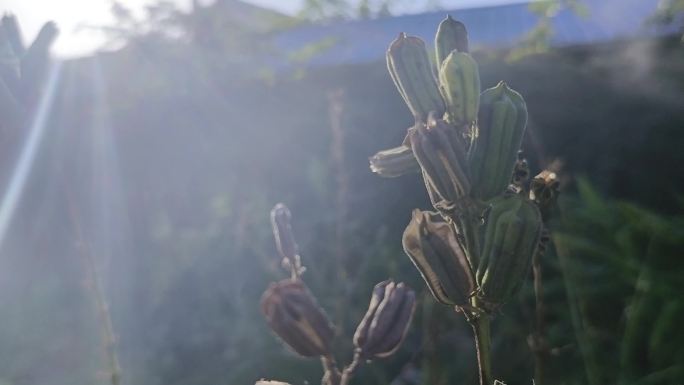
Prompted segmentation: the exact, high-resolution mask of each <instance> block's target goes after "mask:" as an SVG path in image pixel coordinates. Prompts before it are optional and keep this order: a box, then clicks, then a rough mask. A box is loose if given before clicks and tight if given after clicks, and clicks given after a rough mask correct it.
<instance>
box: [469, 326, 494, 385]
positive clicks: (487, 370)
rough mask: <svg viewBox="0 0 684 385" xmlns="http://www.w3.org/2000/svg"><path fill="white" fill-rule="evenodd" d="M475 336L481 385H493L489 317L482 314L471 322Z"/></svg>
mask: <svg viewBox="0 0 684 385" xmlns="http://www.w3.org/2000/svg"><path fill="white" fill-rule="evenodd" d="M470 326H472V328H473V335H474V336H475V351H476V353H477V365H478V368H479V374H480V385H492V384H493V383H494V378H493V377H492V359H491V336H490V331H491V328H490V323H489V317H488V316H487V315H486V314H481V315H478V316H476V317H475V319H472V320H471V321H470Z"/></svg>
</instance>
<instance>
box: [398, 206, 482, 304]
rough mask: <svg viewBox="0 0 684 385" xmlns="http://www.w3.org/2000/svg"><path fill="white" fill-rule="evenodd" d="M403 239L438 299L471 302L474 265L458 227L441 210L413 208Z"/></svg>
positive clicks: (415, 263) (444, 302)
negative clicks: (457, 232) (468, 255)
mask: <svg viewBox="0 0 684 385" xmlns="http://www.w3.org/2000/svg"><path fill="white" fill-rule="evenodd" d="M402 243H403V246H404V251H405V252H406V254H408V256H409V258H411V261H412V262H413V264H414V265H416V267H417V268H418V271H420V274H421V275H422V276H423V279H424V280H425V282H426V283H427V285H428V288H430V291H431V292H432V295H433V296H434V297H435V299H437V301H439V302H441V303H443V304H445V305H451V306H464V305H466V304H468V300H469V298H470V296H471V295H472V294H473V293H474V292H475V279H474V277H473V274H472V270H471V266H470V263H469V261H468V257H467V256H466V253H465V251H464V250H463V247H462V245H461V243H460V242H459V240H458V238H457V236H456V234H455V233H454V230H453V229H452V228H451V226H450V225H449V224H448V223H446V222H445V221H444V219H443V218H442V217H441V216H440V215H439V214H437V213H433V212H428V211H420V210H413V218H412V219H411V222H410V223H409V225H408V227H406V230H405V231H404V236H403V238H402Z"/></svg>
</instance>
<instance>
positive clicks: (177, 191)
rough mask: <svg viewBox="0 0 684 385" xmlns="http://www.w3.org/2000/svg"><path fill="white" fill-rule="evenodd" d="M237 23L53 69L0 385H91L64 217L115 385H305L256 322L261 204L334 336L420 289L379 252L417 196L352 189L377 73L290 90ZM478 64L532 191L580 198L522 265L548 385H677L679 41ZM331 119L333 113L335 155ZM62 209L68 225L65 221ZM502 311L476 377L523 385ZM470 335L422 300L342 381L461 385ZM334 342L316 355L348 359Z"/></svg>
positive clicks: (386, 114) (682, 109) (378, 88)
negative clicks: (56, 76) (108, 325)
mask: <svg viewBox="0 0 684 385" xmlns="http://www.w3.org/2000/svg"><path fill="white" fill-rule="evenodd" d="M225 4H228V3H225ZM231 4H232V3H231ZM223 6H228V5H223ZM236 7H240V6H239V5H238V6H236ZM237 9H238V11H235V12H231V11H230V8H225V9H222V8H206V9H205V8H201V9H198V10H197V14H195V15H193V16H188V15H176V16H177V19H178V20H184V22H183V23H180V24H178V25H180V26H182V27H181V28H180V31H181V32H180V36H175V35H173V34H170V35H166V34H160V33H151V32H150V33H148V32H146V31H154V30H155V28H151V29H149V30H147V29H145V28H147V27H145V28H143V29H142V31H143V32H142V33H140V34H136V35H134V36H128V37H127V38H126V41H127V42H128V44H127V45H126V46H125V47H122V48H121V49H119V50H117V51H115V52H110V53H100V54H97V55H95V56H93V57H90V58H84V59H78V60H72V61H69V62H67V63H65V64H64V66H63V72H62V75H61V81H60V86H59V93H58V95H57V98H56V103H55V106H54V108H53V110H52V114H51V118H50V119H49V122H50V127H49V128H48V130H47V131H46V132H47V133H48V134H47V136H46V137H45V138H44V139H43V142H42V145H41V151H40V152H39V156H38V158H37V159H36V163H35V164H34V168H33V170H34V171H33V173H32V175H31V176H30V178H29V182H28V185H27V189H26V194H25V195H24V196H23V198H22V203H21V205H20V207H18V209H17V213H18V214H17V219H16V220H15V221H14V222H13V223H12V229H11V232H10V234H9V235H8V238H7V239H8V241H7V242H6V243H5V244H4V245H3V254H4V255H6V256H7V257H4V259H3V260H2V261H1V262H2V266H0V267H1V268H0V277H2V279H0V283H1V284H2V286H1V288H2V290H0V292H1V293H2V295H0V306H2V307H3V309H7V310H6V311H7V316H6V317H4V318H3V319H2V321H0V341H1V342H2V343H1V344H0V347H1V348H0V356H2V357H5V358H6V359H5V360H2V364H1V365H0V373H1V375H0V381H4V382H6V383H8V384H15V385H20V384H27V385H28V384H30V385H33V384H39V383H47V382H49V383H51V384H72V385H80V384H102V383H106V379H104V378H102V377H98V376H97V374H98V373H99V371H101V370H102V368H104V365H103V360H102V354H101V352H100V349H99V347H98V335H97V333H98V327H97V325H96V322H97V321H96V319H95V314H94V310H93V309H92V305H91V301H90V299H89V298H87V295H86V294H85V293H84V290H83V285H82V282H83V279H84V278H83V277H84V274H83V269H82V266H81V265H80V262H79V257H78V253H77V250H78V248H77V246H78V245H76V244H75V243H74V234H73V232H74V231H73V229H72V228H71V225H70V223H71V222H70V221H68V220H66V219H65V218H68V217H69V216H70V215H76V217H77V219H78V220H79V221H80V222H81V223H82V227H83V229H84V230H85V235H84V238H85V239H87V240H88V241H89V243H90V244H91V245H90V246H91V249H92V250H93V253H94V255H95V257H96V258H97V261H98V268H99V269H100V271H101V272H102V277H103V278H104V288H105V293H106V294H107V296H108V297H109V298H110V303H111V314H112V317H113V321H114V328H115V330H116V333H117V336H118V343H119V345H118V346H119V352H120V358H121V366H122V370H123V381H122V383H124V384H145V385H155V384H165V385H174V384H183V385H193V384H209V383H224V384H249V383H253V382H254V381H255V380H257V379H259V378H260V377H270V378H282V379H283V380H288V381H290V382H291V383H293V384H302V383H304V381H305V380H309V381H311V380H313V379H315V378H318V377H320V372H319V370H320V369H319V365H318V362H315V361H314V362H310V361H302V360H300V359H299V358H297V357H296V356H295V355H294V354H292V353H290V352H288V351H287V350H286V349H285V348H284V347H283V346H281V345H280V344H279V343H278V342H277V341H276V340H275V339H274V338H273V336H271V335H270V334H268V332H267V330H268V328H267V326H266V324H265V322H264V321H263V320H262V318H261V315H260V314H259V309H258V300H259V297H260V295H261V293H262V291H263V290H264V289H265V288H266V286H267V285H268V282H269V281H272V280H276V279H279V278H280V277H282V272H281V270H280V269H279V267H278V262H279V259H278V258H276V251H275V246H274V245H273V241H272V237H271V234H270V225H269V221H268V213H269V210H270V208H271V207H272V206H273V204H274V203H275V202H279V201H282V202H285V203H286V204H287V205H288V206H289V207H290V209H291V210H292V212H293V216H294V217H293V226H294V231H295V233H296V235H297V238H298V240H299V242H300V246H301V249H302V257H303V259H304V262H305V264H306V265H307V267H308V271H307V272H306V274H305V279H306V280H307V283H308V284H310V286H311V287H312V290H313V291H315V292H316V293H317V295H318V296H319V298H320V299H321V304H322V305H323V306H324V307H325V308H326V309H327V310H328V312H329V313H330V315H331V316H332V317H334V318H335V321H336V323H337V324H338V325H341V327H340V330H339V333H340V334H341V335H347V336H349V334H350V333H351V331H353V329H354V328H355V326H356V325H355V322H357V321H358V320H359V319H360V318H361V316H362V315H363V312H364V310H365V307H366V306H367V300H368V297H369V294H370V292H371V288H372V286H373V284H374V283H375V282H378V281H380V280H383V279H385V278H387V277H392V278H394V279H396V280H400V281H406V282H407V283H409V284H410V285H411V286H413V287H414V288H416V289H420V288H424V284H423V282H422V280H421V279H420V277H419V276H418V274H416V272H415V269H414V267H413V266H412V265H411V262H410V261H409V259H408V258H407V257H406V256H404V254H403V251H402V250H401V241H400V239H401V234H402V231H403V229H404V227H405V226H406V224H407V223H408V221H409V213H410V211H411V209H412V208H414V207H422V208H427V207H428V206H429V203H428V202H429V201H428V197H427V196H426V194H425V192H424V191H423V190H424V189H423V188H422V187H421V185H420V182H419V177H418V176H417V175H416V176H415V177H411V176H407V177H402V178H397V179H390V180H386V179H380V178H377V177H375V176H374V175H372V173H371V172H370V170H369V169H368V162H367V158H368V156H370V155H372V154H373V153H374V152H375V150H376V149H378V148H385V147H387V146H388V145H391V144H392V143H397V142H400V141H401V140H402V138H403V136H404V134H405V128H406V127H405V123H406V122H409V121H411V117H410V113H409V111H408V110H407V109H406V108H405V106H404V105H403V102H402V100H401V98H400V96H399V95H398V94H397V93H396V92H395V90H394V88H393V86H392V83H391V80H390V78H389V76H388V74H387V71H386V68H385V64H384V62H377V63H370V64H363V65H354V66H339V67H335V68H330V67H328V68H318V69H311V70H309V71H308V72H306V73H305V74H303V76H302V77H301V78H299V79H295V78H293V77H292V76H290V74H288V73H283V72H278V71H276V70H274V69H273V68H271V67H269V66H268V65H264V64H268V63H272V61H269V59H268V58H269V57H270V55H275V54H278V52H277V50H276V49H275V48H274V47H272V46H271V45H270V44H269V39H268V36H270V35H269V33H270V32H268V31H272V29H271V28H270V27H269V28H265V31H266V32H264V30H260V29H257V30H256V31H255V30H253V29H251V28H252V27H253V26H256V25H258V23H256V22H255V23H251V22H250V19H249V18H248V17H246V16H244V15H246V14H249V12H252V11H254V10H253V9H252V11H248V10H247V9H245V8H237ZM240 9H241V10H243V11H244V12H243V13H240V12H241V11H239V10H240ZM249 9H251V8H249ZM254 12H257V15H259V13H258V11H254ZM171 14H174V13H173V12H172V13H171ZM200 15H202V16H200ZM239 15H243V16H240V17H238V16H239ZM200 17H206V18H208V20H207V19H198V18H200ZM255 17H256V18H259V17H260V16H255ZM193 20H194V21H193ZM198 20H201V21H198ZM269 25H270V24H269ZM200 27H201V28H200ZM198 28H199V30H202V31H203V32H201V33H200V32H193V31H198ZM205 28H206V29H205ZM332 49H334V48H332ZM489 55H490V53H488V52H482V53H479V54H478V55H477V60H478V62H479V63H481V71H480V73H481V75H482V82H483V86H492V85H494V84H496V82H497V81H498V80H500V79H499V78H498V77H499V76H500V77H501V78H503V80H505V81H507V82H508V83H509V84H511V86H513V87H514V88H516V89H518V90H520V91H521V93H523V94H524V95H526V100H527V102H528V107H529V110H530V122H529V131H528V133H529V135H528V137H527V138H526V141H525V143H524V148H525V149H526V152H527V156H528V158H529V159H530V162H531V164H532V168H533V169H537V168H540V167H538V166H543V165H546V164H547V163H548V162H550V161H551V160H553V159H556V158H560V159H561V160H562V161H563V162H564V164H565V168H564V173H565V174H567V175H578V174H583V175H586V178H587V180H589V181H590V182H591V185H592V186H594V188H595V189H596V190H597V191H600V192H601V194H598V193H596V192H594V191H593V190H592V189H589V188H588V187H587V184H585V183H580V184H578V191H579V194H578V195H577V196H575V194H573V193H572V192H571V190H572V187H568V188H566V190H565V192H564V194H565V200H564V201H563V202H562V208H563V211H562V216H561V217H560V218H561V219H560V220H559V223H558V224H557V227H556V229H557V238H556V241H557V243H558V245H559V248H558V251H559V257H560V258H556V257H555V256H554V255H553V253H551V254H550V255H549V256H548V258H546V259H545V261H544V263H545V269H547V271H545V293H546V295H547V298H546V303H547V306H548V325H549V339H550V341H551V343H552V344H553V346H554V347H555V348H556V349H555V350H554V352H555V353H556V354H558V356H554V358H553V359H552V360H550V366H551V367H550V368H549V376H550V380H551V379H554V380H556V379H557V380H558V381H557V382H556V383H566V384H586V383H591V384H597V383H615V382H616V381H622V382H623V383H626V384H627V383H629V384H636V383H644V384H647V383H650V384H656V383H672V381H670V379H672V378H681V367H679V366H677V365H678V364H680V363H681V362H682V359H681V358H680V357H681V354H682V353H681V348H680V346H682V341H681V333H678V332H677V327H678V326H679V325H681V321H673V320H675V319H676V320H679V318H678V317H681V304H682V302H681V292H682V290H681V280H677V279H676V277H677V276H678V275H680V276H681V273H682V271H681V269H682V267H681V250H682V246H681V242H682V235H681V221H682V218H681V210H679V209H677V208H679V207H681V203H680V202H681V199H680V198H678V197H677V195H676V194H677V193H680V194H681V192H682V191H684V170H682V169H680V168H678V167H676V165H679V164H682V163H684V153H683V152H682V151H681V146H682V143H684V131H682V130H681V128H682V126H683V125H684V98H683V97H682V93H683V90H684V52H682V50H681V49H680V45H679V41H678V39H677V40H674V39H667V38H665V39H661V40H656V41H647V42H621V43H614V44H604V45H595V46H585V47H575V48H568V49H563V50H560V51H549V52H546V53H544V54H538V55H528V56H525V57H524V58H522V59H521V60H517V61H515V62H512V63H505V64H501V63H500V62H498V61H494V60H491V58H490V56H489ZM264 68H267V69H269V71H270V76H269V77H268V79H269V81H268V82H265V81H263V78H264V76H263V70H264ZM494 74H496V76H497V78H494ZM340 89H341V90H343V92H341V93H337V90H340ZM331 94H336V95H338V96H337V97H336V98H331V97H330V95H331ZM331 100H337V102H336V103H338V104H339V105H338V106H337V107H336V108H341V113H340V114H339V116H340V118H339V122H338V125H339V127H341V128H342V131H341V132H337V133H334V132H333V130H332V126H333V123H332V120H333V119H332V117H331V115H330V110H331ZM371 100H372V101H373V102H372V103H370V102H369V101H371ZM340 134H341V135H340ZM339 151H341V154H342V156H341V157H339V156H334V154H337V153H339ZM340 170H342V171H344V178H340V177H339V173H338V171H340ZM341 190H342V191H347V193H346V195H344V194H343V195H338V194H339V192H340V191H341ZM67 196H71V197H72V199H73V200H74V201H75V202H77V203H78V207H79V209H80V210H79V212H77V213H75V214H73V213H69V210H68V209H67V205H66V202H67ZM601 196H603V197H606V196H607V197H610V199H608V198H601ZM624 201H634V202H638V205H639V206H635V205H633V204H627V203H624ZM646 208H648V209H646ZM677 210H679V211H677ZM340 234H342V236H340ZM341 249H343V250H345V252H344V253H343V254H342V256H340V254H341V253H340V252H339V250H341ZM561 267H563V269H561ZM340 293H342V295H340ZM423 294H424V295H425V294H426V293H425V292H423ZM426 299H427V300H426ZM521 300H522V301H524V302H525V303H526V304H527V305H528V306H526V307H523V308H522V310H521V311H519V312H513V310H512V309H508V308H507V307H504V309H503V311H504V312H506V313H510V317H498V319H499V320H500V321H496V322H495V323H494V336H495V338H496V339H495V341H494V344H495V346H494V349H493V350H494V352H495V354H496V356H495V372H496V373H497V377H499V378H502V379H505V380H506V381H507V382H510V383H529V379H530V377H531V373H532V367H531V363H532V360H531V354H530V353H529V350H528V349H527V348H526V344H525V341H526V339H527V336H528V334H529V333H530V331H531V320H532V319H533V315H532V304H533V296H532V288H531V285H526V287H525V290H524V292H523V294H522V296H521ZM569 305H572V306H569ZM525 309H527V310H525ZM506 320H510V321H506ZM521 324H526V325H530V328H529V329H524V328H520V326H519V325H521ZM672 325H674V326H672ZM469 335H470V331H469V330H468V329H467V325H466V324H465V322H464V321H463V320H462V317H460V316H459V315H457V314H453V312H452V311H451V310H450V309H447V308H445V307H443V306H437V305H436V304H435V303H434V301H432V300H431V299H429V296H424V297H422V300H421V302H420V305H419V312H418V313H417V315H416V322H415V324H414V325H413V327H412V329H411V331H410V333H409V335H408V337H407V340H406V342H405V345H404V347H403V348H402V349H401V350H400V352H399V353H398V354H397V355H396V356H394V357H393V358H391V359H389V360H385V361H381V362H378V363H377V364H375V365H372V366H365V367H364V368H362V369H361V371H360V373H359V378H358V379H357V380H356V382H355V383H357V384H361V383H378V384H388V383H391V382H392V381H393V380H396V382H395V384H399V383H403V384H419V383H422V384H430V385H440V384H448V383H456V382H459V383H474V382H475V379H476V376H477V373H475V371H474V370H473V368H474V367H475V362H474V360H475V356H474V352H473V347H472V343H471V340H470V336H469ZM350 343H351V341H350V340H348V339H340V341H339V344H340V348H347V349H346V350H347V351H348V350H349V349H348V345H349V344H350ZM345 344H347V346H344V345H345ZM340 351H344V349H340ZM444 352H448V354H445V353H444ZM341 358H342V357H341ZM348 358H349V357H344V361H348ZM585 368H586V370H585ZM390 373H392V374H393V373H402V374H401V375H400V377H401V381H400V380H398V379H393V378H390V375H389V374H390ZM587 373H588V374H587ZM617 376H622V377H621V378H617ZM674 376H679V377H674ZM616 378H617V380H616ZM649 381H650V382H649ZM549 383H552V382H549Z"/></svg>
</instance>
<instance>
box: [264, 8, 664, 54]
mask: <svg viewBox="0 0 684 385" xmlns="http://www.w3.org/2000/svg"><path fill="white" fill-rule="evenodd" d="M583 4H584V5H585V6H586V8H587V10H588V13H587V15H578V14H576V13H575V12H572V11H570V10H567V9H566V10H562V11H560V12H558V14H556V15H555V16H554V17H553V18H552V20H551V21H552V25H553V30H554V35H553V37H552V38H551V42H550V43H551V45H552V46H555V47H563V46H571V45H585V44H595V43H603V42H610V41H616V40H623V39H631V38H636V37H638V36H660V35H665V34H670V33H674V32H675V30H674V28H673V27H656V26H646V25H645V22H646V20H647V19H648V17H649V16H651V15H652V14H653V13H654V12H655V10H656V8H657V5H658V0H587V1H585V2H583ZM446 14H451V15H452V17H454V18H455V19H457V20H460V21H462V22H463V23H465V25H466V27H467V28H468V35H469V38H470V46H471V49H473V50H477V49H482V48H506V47H511V46H513V45H514V44H515V43H516V42H519V41H520V40H521V39H523V38H524V37H525V35H526V33H528V32H529V31H530V30H531V29H532V28H534V27H535V26H536V25H537V22H538V21H539V16H538V15H537V14H535V13H533V12H532V11H530V9H529V3H518V4H507V5H500V6H493V7H482V8H469V9H456V10H451V11H438V12H430V13H423V14H417V15H404V16H397V17H384V18H378V19H371V20H360V21H348V22H341V23H337V24H329V25H310V26H305V27H300V28H296V29H293V30H290V31H287V32H285V33H283V34H281V35H280V36H278V38H277V42H278V46H279V47H281V48H283V49H286V50H288V51H291V50H297V49H299V48H303V47H306V46H307V45H310V44H315V43H317V42H321V41H323V39H326V40H330V39H331V40H333V41H334V42H335V45H334V48H332V49H326V50H323V51H322V52H320V53H318V54H317V55H315V56H314V57H313V58H312V59H311V60H310V61H309V65H311V66H327V65H338V64H358V63H367V62H372V61H376V60H380V59H381V58H383V57H384V55H385V50H386V49H387V46H388V45H389V43H390V42H391V41H392V40H394V39H395V38H396V36H397V35H398V34H399V33H400V32H406V33H407V34H409V35H415V36H419V37H421V38H423V39H424V40H425V41H426V42H428V43H429V44H431V42H432V41H433V39H434V34H435V31H436V29H437V25H438V24H439V22H440V21H442V20H443V19H444V17H445V16H446Z"/></svg>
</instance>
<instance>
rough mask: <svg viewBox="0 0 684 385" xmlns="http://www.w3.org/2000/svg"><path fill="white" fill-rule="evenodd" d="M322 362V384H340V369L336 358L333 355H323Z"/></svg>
mask: <svg viewBox="0 0 684 385" xmlns="http://www.w3.org/2000/svg"><path fill="white" fill-rule="evenodd" d="M321 364H322V365H323V372H324V373H323V378H322V379H321V385H340V370H339V369H338V368H337V362H335V358H333V356H332V355H327V356H321Z"/></svg>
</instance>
